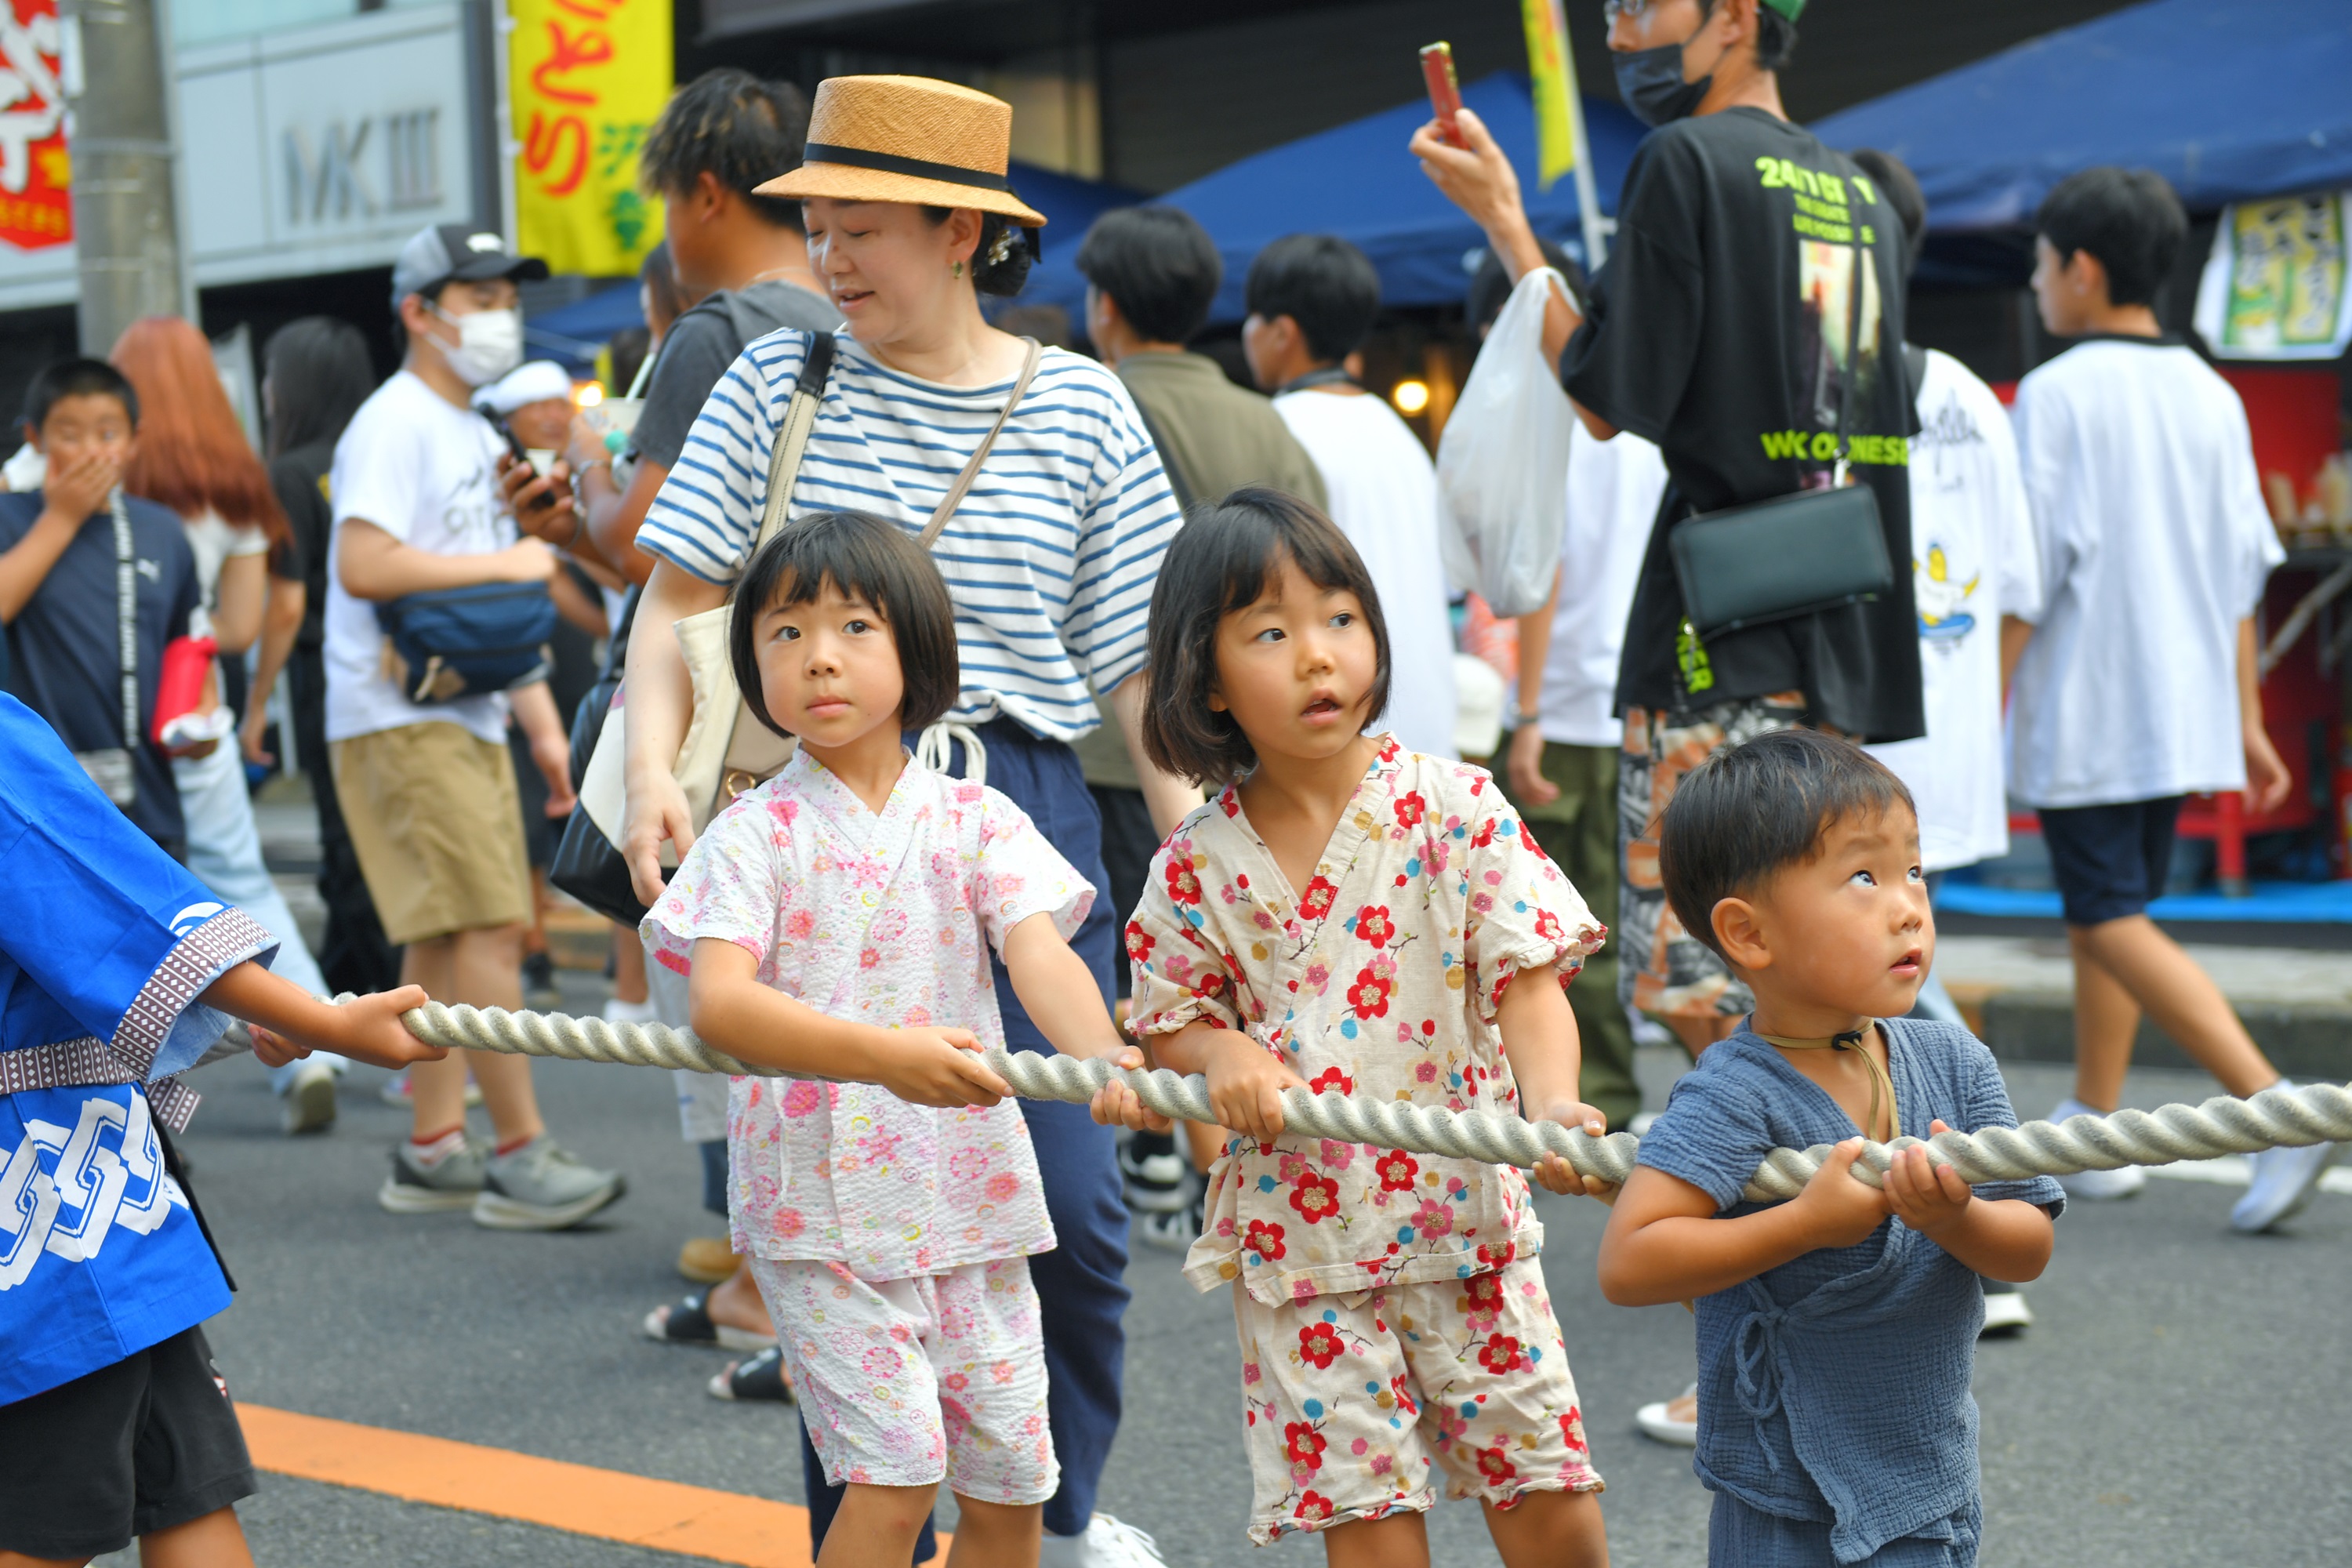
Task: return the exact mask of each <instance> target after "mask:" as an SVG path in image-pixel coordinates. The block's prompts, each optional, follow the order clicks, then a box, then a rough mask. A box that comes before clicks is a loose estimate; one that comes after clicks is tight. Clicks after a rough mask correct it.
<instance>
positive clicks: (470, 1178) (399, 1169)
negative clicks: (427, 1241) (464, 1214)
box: [375, 1138, 488, 1214]
mask: <svg viewBox="0 0 2352 1568" xmlns="http://www.w3.org/2000/svg"><path fill="white" fill-rule="evenodd" d="M487 1159H488V1157H487V1156H486V1155H485V1154H484V1153H483V1152H482V1150H481V1149H480V1148H479V1147H478V1145H477V1144H475V1143H474V1142H473V1141H472V1140H471V1139H468V1140H467V1141H466V1142H463V1143H460V1144H459V1145H458V1146H457V1148H455V1149H453V1150H451V1151H450V1152H448V1153H446V1154H445V1155H443V1156H442V1157H441V1158H440V1160H438V1161H437V1162H436V1163H433V1164H430V1165H426V1164H424V1163H420V1162H419V1161H418V1160H417V1158H416V1145H415V1144H414V1143H411V1142H408V1140H406V1139H405V1138H404V1139H402V1140H401V1142H400V1146H399V1147H398V1148H396V1149H394V1151H393V1152H392V1174H391V1175H389V1176H387V1177H385V1178H384V1183H383V1186H381V1187H379V1188H378V1189H376V1194H375V1201H376V1202H377V1203H379V1204H381V1205H383V1207H384V1209H385V1211H386V1212H387V1213H390V1214H448V1213H450V1212H452V1211H453V1210H457V1209H467V1208H472V1207H473V1206H474V1202H475V1200H476V1199H477V1198H478V1197H480V1196H481V1193H482V1167H483V1166H484V1164H485V1163H487Z"/></svg>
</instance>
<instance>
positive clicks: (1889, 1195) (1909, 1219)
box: [1886, 1121, 1976, 1238]
mask: <svg viewBox="0 0 2352 1568" xmlns="http://www.w3.org/2000/svg"><path fill="white" fill-rule="evenodd" d="M1927 1131H1929V1132H1930V1133H1937V1132H1948V1131H1951V1129H1950V1128H1948V1127H1947V1126H1945V1125H1944V1123H1943V1122H1942V1121H1931V1122H1929V1123H1928V1124H1927ZM1975 1201H1976V1194H1974V1193H1972V1192H1970V1191H1969V1184H1968V1183H1966V1182H1964V1181H1962V1180H1960V1173H1958V1171H1955V1170H1953V1169H1952V1168H1951V1167H1950V1166H1949V1165H1938V1164H1937V1163H1935V1162H1934V1161H1932V1160H1930V1159H1929V1158H1927V1150H1926V1149H1925V1148H1921V1147H1913V1148H1909V1149H1906V1150H1904V1151H1903V1152H1901V1153H1899V1154H1897V1155H1895V1162H1894V1163H1892V1164H1890V1165H1889V1166H1887V1167H1886V1203H1887V1206H1888V1207H1889V1208H1891V1209H1893V1210H1894V1211H1895V1218H1897V1219H1899V1220H1901V1221H1902V1222H1903V1223H1904V1224H1905V1225H1907V1226H1910V1227H1911V1228H1912V1229H1913V1230H1916V1231H1917V1232H1918V1233H1919V1234H1920V1235H1922V1236H1925V1237H1931V1238H1932V1237H1936V1236H1937V1235H1938V1234H1939V1233H1941V1232H1944V1231H1947V1230H1949V1229H1950V1228H1951V1227H1952V1226H1955V1225H1958V1223H1959V1222H1960V1221H1961V1220H1962V1219H1965V1218H1966V1217H1967V1216H1968V1212H1969V1205H1970V1204H1971V1203H1973V1202H1975Z"/></svg>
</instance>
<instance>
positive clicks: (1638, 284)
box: [1412, 0, 1927, 1443]
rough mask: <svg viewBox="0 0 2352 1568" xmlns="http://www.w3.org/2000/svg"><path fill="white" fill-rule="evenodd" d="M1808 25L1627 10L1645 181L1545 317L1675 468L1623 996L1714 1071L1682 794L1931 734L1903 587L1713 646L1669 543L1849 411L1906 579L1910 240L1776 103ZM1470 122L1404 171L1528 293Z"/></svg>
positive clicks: (1773, 477) (1597, 425)
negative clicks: (1661, 854) (1661, 834)
mask: <svg viewBox="0 0 2352 1568" xmlns="http://www.w3.org/2000/svg"><path fill="white" fill-rule="evenodd" d="M1804 5H1805V0H1609V5H1608V7H1607V9H1608V15H1609V24H1610V25H1609V47H1610V50H1611V52H1612V57H1613V58H1614V60H1615V62H1616V68H1617V83H1618V89H1619V92H1620V94H1621V96H1622V98H1623V99H1624V100H1625V104H1626V107H1627V108H1629V109H1631V110H1633V112H1634V113H1635V114H1636V115H1638V116H1639V117H1640V118H1641V119H1642V120H1643V121H1645V122H1646V123H1648V124H1650V125H1652V126H1654V127H1655V128H1656V129H1655V130H1654V132H1652V134H1651V135H1650V136H1649V138H1648V139H1647V140H1645V141H1644V142H1643V143H1642V146H1641V148H1640V150H1639V152H1637V153H1635V155H1634V160H1633V167H1632V168H1631V169H1629V170H1628V171H1627V172H1626V175H1625V190H1624V195H1623V197H1622V200H1621V202H1620V204H1619V207H1618V215H1617V236H1616V238H1615V240H1614V241H1613V242H1612V246H1611V248H1610V255H1609V260H1608V264H1607V265H1606V266H1604V267H1603V268H1601V270H1600V272H1599V273H1598V274H1597V275H1596V276H1595V277H1594V279H1593V281H1592V291H1591V299H1590V301H1589V303H1588V305H1587V307H1586V309H1585V310H1584V312H1583V313H1582V314H1581V315H1580V313H1579V312H1578V311H1577V310H1576V309H1575V308H1574V307H1572V306H1570V304H1569V303H1568V302H1567V301H1566V300H1560V299H1559V298H1558V297H1557V296H1555V297H1554V300H1553V303H1552V306H1551V310H1550V314H1549V317H1548V318H1547V321H1546V323H1545V336H1544V347H1545V352H1546V353H1548V354H1558V355H1559V356H1560V374H1561V379H1562V382H1563V384H1565V385H1566V387H1567V389H1568V393H1569V395H1570V398H1571V399H1572V400H1573V401H1574V402H1575V404H1576V406H1577V412H1578V414H1579V416H1580V417H1581V419H1582V420H1583V422H1584V424H1585V426H1586V427H1587V428H1588V429H1589V430H1590V431H1591V434H1592V435H1594V436H1597V437H1600V438H1601V439H1602V440H1604V441H1605V440H1608V439H1611V438H1612V437H1615V436H1616V435H1617V434H1618V433H1619V432H1620V431H1621V430H1622V431H1631V432H1632V433H1633V434H1634V435H1637V436H1640V437H1643V439H1645V440H1649V441H1652V442H1654V443H1655V444H1656V445H1657V447H1659V449H1660V452H1661V454H1662V455H1663V456H1664V459H1665V467H1666V474H1667V479H1668V483H1667V486H1666V489H1665V493H1664V497H1663V498H1662V499H1661V500H1660V502H1659V506H1658V511H1657V516H1656V519H1655V521H1654V522H1653V524H1652V526H1651V529H1650V533H1649V542H1648V548H1647V552H1646V554H1645V556H1644V558H1643V563H1642V567H1641V573H1640V576H1639V578H1638V579H1637V581H1636V584H1635V588H1634V594H1633V609H1632V613H1631V615H1630V616H1629V617H1628V620H1627V623H1626V627H1625V639H1624V646H1623V651H1622V656H1621V659H1620V664H1619V669H1618V680H1617V691H1616V710H1617V712H1618V714H1619V715H1620V716H1621V717H1622V719H1623V720H1624V721H1625V739H1624V752H1623V754H1622V757H1621V759H1620V763H1619V770H1618V792H1617V801H1618V843H1619V845H1620V849H1621V858H1620V870H1621V873H1622V880H1621V884H1620V889H1619V907H1618V923H1617V926H1616V928H1615V931H1613V933H1612V935H1613V937H1614V939H1615V940H1616V941H1617V942H1619V943H1620V944H1621V945H1620V953H1621V957H1620V960H1619V966H1618V977H1619V979H1618V984H1619V990H1620V992H1621V994H1623V995H1624V996H1625V997H1626V999H1627V1000H1628V1001H1630V1002H1631V1003H1632V1004H1633V1005H1635V1006H1637V1007H1639V1008H1641V1009H1642V1010H1643V1012H1645V1013H1647V1014H1649V1015H1650V1016H1653V1017H1655V1018H1657V1019H1658V1020H1659V1021H1660V1022H1662V1023H1664V1024H1665V1025H1666V1026H1668V1027H1669V1028H1671V1029H1672V1030H1674V1032H1675V1035H1676V1037H1678V1038H1679V1039H1680V1040H1681V1041H1682V1043H1683V1045H1684V1047H1685V1049H1687V1050H1689V1051H1691V1052H1693V1053H1694V1054H1696V1053H1697V1052H1698V1051H1700V1050H1703V1049H1704V1048H1705V1047H1707V1046H1708V1045H1710V1044H1711V1043H1713V1042H1714V1041H1717V1040H1720V1039H1722V1038H1724V1037H1727V1036H1728V1035H1729V1034H1730V1033H1731V1032H1732V1031H1733V1030H1734V1029H1736V1028H1737V1027H1738V1023H1739V1020H1740V1018H1741V1017H1742V1016H1744V1015H1745V1014H1747V1013H1748V1010H1749V1009H1750V1008H1751V1007H1752V1006H1753V1005H1754V998H1753V996H1752V995H1751V994H1749V992H1748V987H1747V986H1746V985H1745V984H1742V983H1741V982H1740V981H1739V980H1738V978H1736V977H1735V976H1734V975H1733V974H1732V973H1730V971H1729V970H1728V969H1727V967H1726V966H1725V964H1724V963H1723V961H1722V960H1721V959H1720V958H1719V957H1717V955H1716V954H1715V953H1714V952H1712V951H1711V950H1709V949H1708V948H1707V947H1706V945H1705V944H1704V943H1702V942H1700V941H1699V940H1698V939H1697V938H1696V937H1694V936H1692V935H1691V934H1690V933H1689V932H1687V931H1685V930H1684V929H1683V927H1682V925H1681V924H1680V922H1679V921H1676V919H1675V914H1674V911H1673V910H1672V909H1671V908H1669V907H1668V905H1667V902H1666V899H1665V893H1664V887H1663V885H1662V884H1661V882H1660V879H1659V876H1658V869H1657V866H1658V859H1657V841H1656V837H1655V831H1654V827H1653V826H1652V824H1653V823H1654V822H1655V821H1656V819H1657V817H1658V815H1659V813H1661V812H1662V811H1663V810H1664V807H1665V805H1666V802H1667V801H1668V800H1670V799H1671V798H1672V797H1673V795H1674V793H1675V787H1676V785H1677V784H1679V782H1680V780H1681V779H1682V778H1683V776H1684V775H1685V774H1686V773H1688V772H1689V771H1690V770H1691V769H1692V768H1694V767H1696V765H1697V764H1698V763H1700V762H1701V761H1703V760H1705V759H1706V757H1707V756H1708V755H1709V754H1711V753H1712V752H1717V751H1719V750H1721V749H1723V748H1724V747H1725V746H1727V745H1734V744H1738V743H1739V742H1745V741H1748V740H1750V739H1752V738H1754V737H1755V736H1757V735H1759V734H1762V733H1764V732H1766V731H1771V730H1779V729H1786V728H1789V727H1790V726H1792V725H1799V724H1802V725H1808V726H1812V727H1816V728H1820V729H1824V730H1830V731H1835V732H1837V733H1840V734H1843V735H1845V736H1847V737H1849V738H1851V739H1853V740H1857V741H1870V742H1889V741H1905V740H1912V739H1915V738H1916V737H1918V736H1920V735H1923V734H1925V733H1926V731H1927V721H1926V716H1925V712H1924V707H1923V701H1922V698H1921V692H1920V677H1919V638H1918V628H1917V621H1916V612H1915V609H1914V605H1913V596H1912V581H1911V575H1910V574H1908V573H1903V572H1897V573H1896V574H1895V583H1894V585H1893V588H1892V589H1891V591H1889V592H1886V593H1884V594H1881V595H1878V596H1877V597H1876V598H1875V599H1874V600H1870V601H1867V602H1864V603H1861V604H1849V605H1842V606H1840V607H1838V608H1834V609H1830V610H1824V611H1819V612H1815V613H1812V614H1810V615H1801V616H1793V617H1790V618H1787V619H1781V620H1775V621H1771V622H1769V623H1767V624H1764V625H1760V626H1748V627H1747V628H1744V629H1742V630H1738V631H1736V632H1725V633H1721V634H1718V635H1717V636H1714V637H1707V638H1705V639H1702V638H1701V637H1698V636H1697V634H1696V632H1695V631H1694V629H1693V628H1692V626H1691V625H1690V622H1689V620H1688V619H1687V617H1686V616H1685V610H1684V601H1683V593H1682V585H1681V583H1680V581H1679V579H1678V578H1677V577H1676V575H1675V564H1674V560H1673V556H1672V554H1671V552H1670V551H1669V549H1668V539H1669V536H1670V535H1671V534H1672V532H1673V531H1674V529H1675V527H1676V525H1678V524H1679V523H1681V522H1682V521H1684V520H1685V519H1686V518H1689V517H1691V516H1693V515H1695V514H1697V513H1702V512H1711V511H1716V510H1721V509H1724V508H1727V507H1733V506H1739V505H1745V504H1749V503H1753V502H1757V501H1761V500H1769V499H1771V498H1773V497H1775V496H1780V495H1786V494H1790V493H1791V492H1795V491H1799V490H1804V489H1815V488H1818V487H1822V486H1826V485H1830V484H1832V483H1834V482H1837V475H1838V473H1839V471H1840V470H1841V468H1843V465H1842V464H1840V463H1839V462H1838V460H1837V458H1838V447H1839V442H1838V436H1837V431H1838V428H1839V423H1840V409H1841V405H1842V403H1843V405H1844V406H1845V409H1846V416H1847V419H1846V427H1847V430H1848V433H1849V437H1850V443H1849V451H1850V455H1851V458H1852V459H1853V461H1852V467H1851V470H1850V477H1851V479H1852V480H1853V482H1855V483H1860V484H1864V485H1867V486H1868V487H1869V488H1870V489H1871V491H1872V493H1873V496H1874V500H1876V502H1877V507H1878V516H1879V521H1880V525H1881V527H1882V529H1883V530H1884V532H1885V543H1886V553H1887V558H1888V559H1889V560H1890V561H1895V562H1905V561H1908V560H1910V559H1911V558H1912V554H1911V524H1910V518H1911V510H1910V495H1909V487H1908V475H1907V458H1908V442H1909V438H1910V437H1912V436H1913V435H1914V434H1915V433H1916V431H1917V430H1918V428H1919V426H1918V419H1917V416H1916V411H1915V410H1914V408H1913V406H1912V398H1911V388H1910V377H1909V374H1908V372H1907V371H1906V368H1905V365H1904V362H1903V356H1902V354H1901V353H1900V347H1901V344H1902V342H1903V315H1904V311H1903V305H1904V294H1905V288H1906V277H1907V268H1908V261H1907V256H1906V240H1905V237H1904V230H1903V223H1902V219H1901V217H1900V216H1899V215H1898V214H1897V213H1896V211H1895V207H1894V206H1893V205H1890V203H1889V202H1888V201H1887V199H1886V195H1885V192H1883V191H1881V190H1880V189H1879V188H1878V186H1877V185H1876V184H1875V183H1874V182H1873V181H1872V180H1871V179H1870V177H1869V176H1868V175H1867V174H1864V172H1863V171H1861V170H1859V169H1857V168H1856V167H1855V166H1854V165H1853V162H1852V161H1851V160H1849V159H1847V158H1845V157H1844V156H1843V155H1842V154H1840V153H1834V152H1832V151H1831V150H1830V149H1829V148H1827V147H1824V146H1823V145H1822V143H1821V142H1819V141H1817V140H1815V139H1814V138H1813V136H1812V135H1811V133H1809V132H1806V131H1805V130H1804V129H1803V128H1802V127H1801V126H1798V125H1796V124H1793V123H1791V122H1790V120H1789V117H1788V114H1787V111H1786V110H1783V109H1782V107H1781V104H1780V76H1779V72H1780V69H1781V68H1782V67H1784V66H1785V65H1787V63H1788V61H1789V58H1790V54H1791V52H1792V51H1793V50H1794V48H1795V47H1796V39H1797V30H1796V23H1797V18H1798V16H1800V15H1801V13H1802V11H1803V10H1804ZM1457 123H1458V124H1459V125H1460V127H1461V129H1462V132H1463V136H1464V139H1465V141H1466V142H1468V146H1467V147H1466V148H1457V147H1454V146H1452V145H1449V144H1448V143H1447V142H1444V141H1443V140H1441V139H1440V137H1439V135H1438V131H1437V126H1436V124H1435V123H1434V122H1432V123H1431V124H1429V125H1426V126H1424V127H1423V128H1422V130H1420V131H1419V132H1416V133H1415V134H1414V136H1413V139H1412V153H1413V154H1414V156H1416V157H1418V158H1419V159H1420V160H1421V166H1422V169H1423V173H1424V174H1427V175H1428V176H1429V177H1430V178H1431V179H1432V180H1433V181H1434V182H1435V183H1436V184H1437V185H1438V187H1439V188H1440V189H1441V190H1443V191H1444V193H1445V194H1446V195H1447V196H1449V197H1450V198H1451V199H1452V200H1453V201H1454V203H1455V205H1459V206H1460V207H1461V208H1462V209H1463V210H1464V212H1465V213H1466V214H1468V215H1469V216H1471V217H1472V218H1473V219H1475V221H1476V222H1477V223H1478V224H1479V226H1481V227H1482V228H1484V229H1485V230H1486V237H1487V244H1488V247H1489V248H1490V249H1491V250H1492V251H1493V252H1494V253H1495V255H1496V256H1497V257H1499V258H1502V259H1503V261H1504V263H1505V265H1506V266H1507V268H1508V269H1509V271H1510V274H1511V277H1512V279H1514V280H1515V281H1516V280H1517V279H1518V278H1520V277H1523V276H1525V275H1526V274H1527V273H1528V272H1529V271H1530V270H1532V269H1534V268H1538V267H1540V266H1542V265H1543V258H1542V253H1541V252H1540V250H1539V249H1538V247H1537V244H1536V239H1535V235H1534V232H1533V231H1532V230H1531V229H1530V228H1529V227H1528V219H1527V214H1526V211H1525V209H1524V207H1523V206H1522V205H1521V204H1520V200H1519V189H1518V180H1517V175H1516V174H1514V173H1513V171H1512V168H1511V165H1510V163H1509V162H1508V160H1507V159H1506V158H1505V157H1504V155H1503V153H1502V151H1501V149H1500V148H1499V147H1497V146H1496V144H1495V141H1494V138H1493V137H1492V136H1491V135H1490V134H1489V133H1488V132H1487V131H1486V127H1485V126H1484V125H1482V124H1480V123H1479V121H1478V119H1477V116H1476V115H1475V113H1470V112H1467V111H1465V113H1463V114H1462V116H1461V117H1460V119H1459V121H1457ZM1856 286H1859V288H1860V289H1861V311H1860V315H1859V326H1860V331H1858V332H1854V333H1853V334H1852V335H1853V337H1854V339H1855V343H1854V346H1853V350H1852V351H1849V349H1848V346H1847V343H1846V339H1847V337H1848V336H1849V329H1848V304H1849V301H1850V300H1851V299H1852V294H1851V292H1850V290H1851V289H1853V288H1855V287H1856ZM1849 380H1850V381H1851V386H1849V385H1848V382H1849ZM1642 1426H1643V1430H1644V1431H1646V1432H1648V1433H1650V1435H1651V1436H1656V1437H1659V1438H1661V1439H1663V1440H1664V1441H1668V1442H1681V1443H1689V1442H1692V1441H1695V1440H1696V1430H1697V1428H1696V1418H1695V1416H1694V1415H1692V1414H1691V1407H1690V1405H1689V1402H1688V1396H1687V1395H1686V1396H1685V1399H1684V1400H1681V1401H1673V1402H1667V1403H1665V1404H1662V1405H1652V1406H1650V1407H1649V1408H1648V1409H1646V1410H1645V1411H1643V1420H1642Z"/></svg>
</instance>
